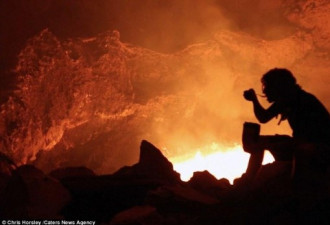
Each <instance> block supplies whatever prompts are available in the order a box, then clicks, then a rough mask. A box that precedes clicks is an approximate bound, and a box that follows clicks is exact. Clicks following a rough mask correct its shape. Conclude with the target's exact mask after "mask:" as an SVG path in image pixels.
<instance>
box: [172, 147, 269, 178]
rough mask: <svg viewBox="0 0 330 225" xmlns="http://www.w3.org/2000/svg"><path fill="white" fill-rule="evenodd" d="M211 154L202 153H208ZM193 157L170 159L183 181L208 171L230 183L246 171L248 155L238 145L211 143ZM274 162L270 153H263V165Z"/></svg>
mask: <svg viewBox="0 0 330 225" xmlns="http://www.w3.org/2000/svg"><path fill="white" fill-rule="evenodd" d="M210 150H211V151H212V153H207V154H206V153H204V154H203V152H210ZM195 152H196V154H195V156H194V157H191V158H188V159H185V160H182V159H179V158H173V159H171V161H172V163H173V166H174V170H176V171H177V172H178V173H180V175H181V179H182V180H183V181H188V180H189V179H190V178H191V177H192V175H193V173H194V172H195V171H204V170H208V171H209V172H210V173H211V174H213V175H214V176H215V177H216V178H217V179H221V178H227V179H228V180H229V181H230V182H231V183H233V180H234V179H235V178H237V177H240V176H241V175H242V174H243V173H244V172H245V170H246V167H247V164H248V160H249V156H250V155H249V154H248V153H246V152H244V151H243V149H242V147H241V146H240V145H235V146H233V147H229V148H228V147H226V148H224V147H223V146H222V147H221V146H220V145H219V144H216V143H212V144H211V145H210V146H207V147H205V148H203V149H197V150H196V151H195ZM273 161H274V158H273V156H272V155H271V153H270V152H268V151H265V155H264V160H263V165H265V164H267V163H271V162H273Z"/></svg>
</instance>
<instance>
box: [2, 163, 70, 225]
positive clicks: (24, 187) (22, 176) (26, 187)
mask: <svg viewBox="0 0 330 225" xmlns="http://www.w3.org/2000/svg"><path fill="white" fill-rule="evenodd" d="M70 198H71V197H70V194H69V192H68V191H67V189H66V188H64V187H63V185H62V184H61V183H60V182H59V181H57V180H55V179H54V178H51V177H49V176H46V175H45V174H44V173H43V172H42V171H40V170H39V169H37V168H35V167H33V166H31V165H24V166H21V167H19V168H17V170H15V171H13V176H12V177H11V179H10V180H9V182H8V185H7V187H6V189H5V191H4V199H3V201H2V202H1V203H0V209H1V213H2V214H1V213H0V215H1V217H3V218H10V219H11V218H17V219H19V218H27V219H46V218H48V219H49V218H54V219H55V218H61V215H60V211H61V210H62V208H63V207H64V206H65V205H66V204H67V203H68V202H69V201H70Z"/></svg>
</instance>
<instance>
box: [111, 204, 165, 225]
mask: <svg viewBox="0 0 330 225" xmlns="http://www.w3.org/2000/svg"><path fill="white" fill-rule="evenodd" d="M136 224H141V225H161V224H164V219H163V218H162V216H161V215H160V214H159V213H158V212H157V209H156V208H155V207H152V206H148V205H146V206H136V207H133V208H130V209H128V210H125V211H123V212H120V213H118V214H117V215H115V216H114V218H113V219H112V220H111V222H110V225H136Z"/></svg>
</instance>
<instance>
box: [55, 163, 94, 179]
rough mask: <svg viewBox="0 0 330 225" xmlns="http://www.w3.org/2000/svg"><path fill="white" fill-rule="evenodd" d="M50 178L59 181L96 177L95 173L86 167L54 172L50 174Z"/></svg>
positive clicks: (60, 169) (68, 168)
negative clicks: (69, 178)
mask: <svg viewBox="0 0 330 225" xmlns="http://www.w3.org/2000/svg"><path fill="white" fill-rule="evenodd" d="M49 176H51V177H54V178H56V179H58V180H61V179H63V178H68V177H88V176H95V173H94V172H93V171H92V170H90V169H88V168H86V167H83V166H81V167H66V168H59V169H56V170H53V171H52V172H50V173H49Z"/></svg>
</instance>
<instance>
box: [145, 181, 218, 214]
mask: <svg viewBox="0 0 330 225" xmlns="http://www.w3.org/2000/svg"><path fill="white" fill-rule="evenodd" d="M146 202H147V203H149V204H151V205H154V206H156V207H157V208H161V209H162V211H169V212H175V211H178V212H180V211H181V212H187V211H188V212H196V211H203V210H205V209H207V208H208V207H209V206H213V205H215V204H217V203H219V202H218V200H217V199H215V198H212V197H211V196H209V195H206V194H203V193H201V192H199V191H197V190H195V189H193V188H191V187H189V186H187V185H185V186H183V185H177V186H162V187H159V188H158V189H157V190H153V191H150V192H149V193H148V196H147V198H146Z"/></svg>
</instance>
